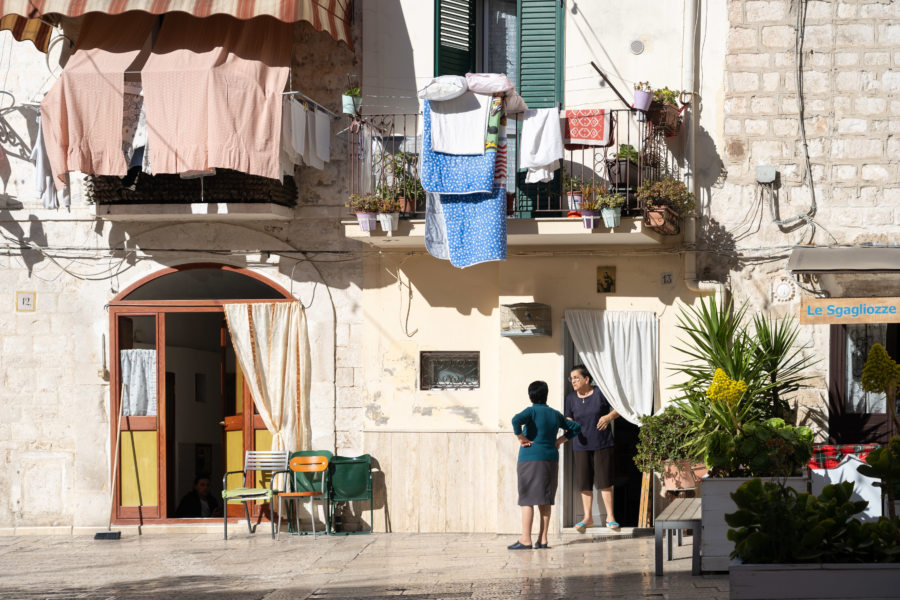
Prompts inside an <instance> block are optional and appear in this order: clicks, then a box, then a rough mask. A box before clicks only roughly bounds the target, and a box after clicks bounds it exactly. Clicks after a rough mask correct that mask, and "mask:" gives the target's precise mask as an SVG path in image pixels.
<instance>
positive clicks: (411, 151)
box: [347, 110, 679, 219]
mask: <svg viewBox="0 0 900 600" xmlns="http://www.w3.org/2000/svg"><path fill="white" fill-rule="evenodd" d="M610 112H611V116H612V119H611V125H612V136H611V139H610V145H608V146H606V147H600V146H583V147H581V148H579V149H566V151H565V154H564V158H563V162H562V167H561V168H560V170H558V171H557V172H556V173H555V175H554V178H553V179H552V180H551V181H550V182H547V183H526V182H525V175H526V173H525V171H524V170H520V169H519V168H517V165H518V158H517V157H518V156H519V142H520V136H519V135H518V134H517V132H518V130H519V129H520V127H517V125H516V123H517V122H516V121H513V120H510V121H509V125H508V127H507V132H508V133H507V135H508V140H509V146H508V164H509V168H508V170H507V172H508V176H507V212H508V214H509V215H510V216H511V217H514V218H523V219H528V218H536V217H559V216H562V217H565V216H567V214H568V213H569V212H570V211H571V210H574V209H575V208H576V207H575V206H572V202H571V199H569V198H567V192H568V191H569V188H572V187H577V186H579V185H580V186H585V185H590V186H591V188H592V189H593V190H597V191H599V192H601V193H618V194H621V195H622V196H624V197H625V199H626V202H625V205H624V207H623V214H625V215H636V214H638V213H639V212H640V206H639V203H638V201H637V199H636V197H635V193H636V191H637V189H638V187H639V186H640V185H641V183H643V182H644V181H645V180H651V181H655V180H658V179H662V178H663V177H665V176H667V175H674V176H677V175H678V173H679V165H678V161H677V159H676V156H675V155H674V154H673V153H672V152H671V150H670V146H672V144H671V143H670V142H667V141H666V137H665V134H666V133H671V132H670V131H668V132H667V131H666V130H665V129H663V128H660V127H655V126H654V125H653V124H651V123H650V121H648V120H647V118H646V114H645V113H641V112H638V111H631V110H612V111H610ZM421 122H422V115H421V114H394V115H367V116H364V117H357V118H353V119H351V121H350V126H349V130H348V131H349V134H350V142H349V144H348V146H347V147H348V152H349V156H348V171H349V172H348V183H349V189H350V193H352V194H376V195H379V196H381V197H389V198H393V199H398V200H400V201H401V205H402V206H403V209H402V210H403V213H404V214H406V215H407V216H420V217H421V216H423V215H424V212H425V191H424V189H423V188H422V185H421V182H420V178H419V167H420V165H419V156H420V152H421V149H422V148H421V147H422V136H421V132H420V126H421ZM573 180H575V181H577V184H574V185H573V183H572V182H573Z"/></svg>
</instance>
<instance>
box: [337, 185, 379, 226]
mask: <svg viewBox="0 0 900 600" xmlns="http://www.w3.org/2000/svg"><path fill="white" fill-rule="evenodd" d="M378 205H379V199H378V196H372V195H357V194H350V198H349V201H348V202H347V203H346V204H345V206H347V207H348V208H349V209H350V210H352V211H353V212H355V213H356V220H357V221H358V222H359V228H360V229H361V230H362V231H374V230H375V222H376V221H375V215H376V214H377V213H378Z"/></svg>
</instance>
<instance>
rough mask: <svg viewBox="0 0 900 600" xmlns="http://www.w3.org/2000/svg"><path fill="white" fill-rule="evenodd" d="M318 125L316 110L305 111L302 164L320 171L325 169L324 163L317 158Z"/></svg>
mask: <svg viewBox="0 0 900 600" xmlns="http://www.w3.org/2000/svg"><path fill="white" fill-rule="evenodd" d="M317 138H318V125H317V124H316V110H315V109H310V108H307V109H306V152H304V153H303V162H305V163H306V164H307V165H309V166H310V167H312V168H314V169H319V170H320V171H321V170H322V169H324V168H325V161H323V160H321V159H320V158H319V153H318V147H319V146H318V141H317Z"/></svg>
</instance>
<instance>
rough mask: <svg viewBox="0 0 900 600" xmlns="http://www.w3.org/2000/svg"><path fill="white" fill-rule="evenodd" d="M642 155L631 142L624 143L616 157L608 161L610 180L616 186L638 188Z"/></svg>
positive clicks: (607, 167)
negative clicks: (639, 164) (639, 163)
mask: <svg viewBox="0 0 900 600" xmlns="http://www.w3.org/2000/svg"><path fill="white" fill-rule="evenodd" d="M639 158H640V155H639V154H638V151H637V149H636V148H635V147H634V146H632V145H631V144H622V145H621V146H619V150H618V152H616V157H615V158H610V159H608V160H607V161H606V172H607V175H608V176H609V182H610V184H611V185H613V186H616V187H624V186H628V187H629V188H636V187H637V184H638V175H639V168H638V162H639Z"/></svg>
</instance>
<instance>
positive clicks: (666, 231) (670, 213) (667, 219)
mask: <svg viewBox="0 0 900 600" xmlns="http://www.w3.org/2000/svg"><path fill="white" fill-rule="evenodd" d="M644 224H645V225H647V227H649V228H650V229H652V230H654V231H656V232H657V233H661V234H663V235H675V234H676V233H678V232H679V231H680V228H679V215H678V213H677V212H675V211H674V210H672V209H671V208H669V207H668V206H648V207H646V208H644Z"/></svg>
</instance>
